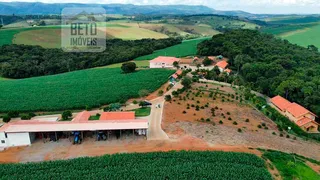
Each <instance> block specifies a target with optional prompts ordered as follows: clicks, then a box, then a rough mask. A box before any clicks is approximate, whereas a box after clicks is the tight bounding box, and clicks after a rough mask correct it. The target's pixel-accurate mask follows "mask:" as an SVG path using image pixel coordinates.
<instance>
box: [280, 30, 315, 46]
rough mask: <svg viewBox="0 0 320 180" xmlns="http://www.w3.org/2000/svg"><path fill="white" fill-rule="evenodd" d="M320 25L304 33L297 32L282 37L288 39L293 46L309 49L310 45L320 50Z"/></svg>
mask: <svg viewBox="0 0 320 180" xmlns="http://www.w3.org/2000/svg"><path fill="white" fill-rule="evenodd" d="M319 34H320V25H317V26H313V27H310V28H308V29H306V30H303V31H299V30H298V31H296V32H294V33H290V34H283V35H280V37H282V38H284V39H287V40H288V41H289V42H291V43H293V44H298V45H300V46H304V47H307V46H308V45H311V44H312V45H315V46H317V47H318V48H320V36H319Z"/></svg>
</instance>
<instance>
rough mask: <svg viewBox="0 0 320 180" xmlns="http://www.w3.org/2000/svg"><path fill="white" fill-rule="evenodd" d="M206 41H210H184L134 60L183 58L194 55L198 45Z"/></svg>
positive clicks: (201, 39) (202, 39)
mask: <svg viewBox="0 0 320 180" xmlns="http://www.w3.org/2000/svg"><path fill="white" fill-rule="evenodd" d="M206 39H210V37H205V38H199V39H192V40H185V41H183V42H182V43H181V44H178V45H175V46H171V47H168V48H165V49H161V50H158V51H155V52H154V53H152V54H149V55H146V56H141V57H138V58H136V60H151V59H154V58H156V57H158V56H175V57H184V56H191V55H196V53H197V45H198V43H200V42H202V41H204V40H206Z"/></svg>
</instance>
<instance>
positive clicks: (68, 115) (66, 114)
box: [62, 110, 72, 120]
mask: <svg viewBox="0 0 320 180" xmlns="http://www.w3.org/2000/svg"><path fill="white" fill-rule="evenodd" d="M71 117H72V112H71V111H69V110H68V111H63V113H62V119H63V120H67V119H69V118H71Z"/></svg>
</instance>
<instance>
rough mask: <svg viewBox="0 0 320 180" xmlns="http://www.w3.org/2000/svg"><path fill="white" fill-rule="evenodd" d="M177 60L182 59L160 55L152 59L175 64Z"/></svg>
mask: <svg viewBox="0 0 320 180" xmlns="http://www.w3.org/2000/svg"><path fill="white" fill-rule="evenodd" d="M175 61H177V62H179V61H180V59H179V58H176V57H167V56H159V57H157V58H155V59H153V60H151V61H150V62H153V63H166V64H173V62H175Z"/></svg>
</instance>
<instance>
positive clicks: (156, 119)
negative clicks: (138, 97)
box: [147, 83, 182, 140]
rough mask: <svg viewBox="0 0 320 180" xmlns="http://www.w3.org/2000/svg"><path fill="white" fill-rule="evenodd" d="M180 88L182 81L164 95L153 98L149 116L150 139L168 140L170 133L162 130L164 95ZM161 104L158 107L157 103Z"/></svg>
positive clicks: (148, 135)
mask: <svg viewBox="0 0 320 180" xmlns="http://www.w3.org/2000/svg"><path fill="white" fill-rule="evenodd" d="M179 88H182V85H181V83H177V84H175V85H174V86H173V87H172V88H171V89H170V90H169V91H168V92H166V93H165V94H164V95H163V96H160V97H158V98H156V99H153V100H151V101H150V102H151V103H152V107H151V114H150V116H149V129H148V134H147V137H148V140H168V139H169V137H168V135H167V134H166V133H165V132H164V131H163V130H162V128H161V123H162V117H163V116H162V114H163V106H164V102H165V100H164V97H165V96H166V95H171V93H172V91H175V90H177V89H179ZM157 104H160V108H157V107H156V105H157Z"/></svg>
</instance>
